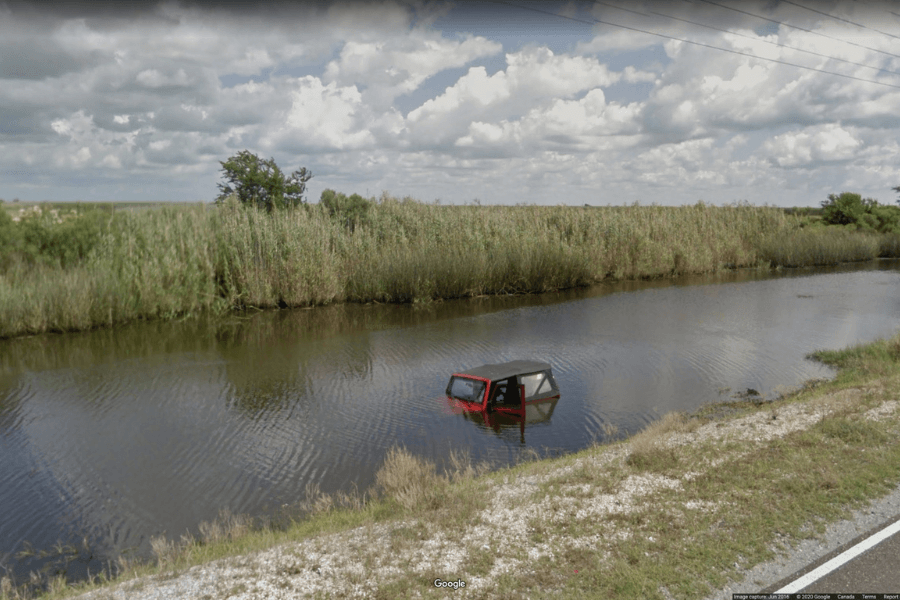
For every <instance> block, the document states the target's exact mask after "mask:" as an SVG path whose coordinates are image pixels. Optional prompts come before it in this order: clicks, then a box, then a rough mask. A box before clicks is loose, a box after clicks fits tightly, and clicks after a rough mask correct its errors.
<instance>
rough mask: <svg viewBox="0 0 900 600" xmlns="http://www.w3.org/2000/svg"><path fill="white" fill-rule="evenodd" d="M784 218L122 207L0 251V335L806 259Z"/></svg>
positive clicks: (597, 211)
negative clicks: (347, 215) (29, 255)
mask: <svg viewBox="0 0 900 600" xmlns="http://www.w3.org/2000/svg"><path fill="white" fill-rule="evenodd" d="M798 227H799V221H798V218H797V217H795V216H790V215H786V214H785V212H784V211H782V210H780V209H777V208H774V207H754V206H749V205H746V204H745V205H734V206H727V207H714V206H710V205H706V204H703V203H698V204H696V205H693V206H684V207H662V206H638V205H634V206H625V207H599V208H589V207H564V206H554V207H548V206H440V205H436V204H423V203H420V202H416V201H414V200H412V199H409V198H405V199H403V200H400V199H397V198H393V197H390V196H388V195H387V194H384V195H383V196H382V197H381V199H380V200H379V201H377V202H375V203H374V205H373V206H372V207H371V209H370V210H369V211H368V213H367V216H366V220H365V222H362V223H358V224H357V225H356V227H353V228H351V227H346V223H344V222H343V221H341V220H340V219H337V218H333V217H331V216H330V215H329V214H328V212H327V211H326V210H325V209H324V207H320V206H318V205H310V206H306V207H300V208H297V209H294V210H290V211H286V212H282V211H278V212H275V213H272V214H268V213H263V212H259V211H256V210H255V209H248V208H245V207H243V206H240V205H239V204H237V203H236V202H226V203H225V204H224V205H222V206H219V207H216V208H215V209H209V208H208V207H203V206H193V207H191V206H179V207H164V208H161V209H159V210H152V211H142V212H123V213H117V214H116V215H115V222H114V223H111V225H110V226H109V227H106V228H104V230H103V233H102V237H101V238H100V241H99V242H98V243H97V244H96V245H95V246H94V247H93V248H92V249H91V250H90V252H89V253H88V254H87V257H86V258H85V259H84V260H81V261H80V262H77V263H75V264H69V265H66V266H63V265H62V264H59V263H57V264H46V265H31V266H25V265H24V263H21V262H17V261H16V260H6V261H4V263H3V264H7V265H9V266H8V268H6V269H5V271H4V272H2V273H0V337H10V336H15V335H21V334H29V333H39V332H44V331H70V330H79V329H87V328H91V327H96V326H102V325H112V324H116V323H122V322H125V321H130V320H134V319H154V318H172V317H175V316H178V315H185V314H195V313H198V312H201V311H211V312H216V313H218V312H221V311H225V310H230V309H240V308H248V307H259V308H266V307H276V306H280V307H287V306H309V305H321V304H328V303H332V302H342V301H355V302H368V301H378V302H416V301H428V300H433V299H439V298H457V297H466V296H475V295H483V294H504V293H523V292H541V291H548V290H554V289H561V288H568V287H573V286H582V285H589V284H592V283H596V282H598V281H601V280H603V279H606V278H614V279H634V278H645V277H663V276H669V275H672V274H679V273H700V272H708V271H716V270H719V269H722V268H732V267H742V266H756V265H757V264H760V262H761V261H772V262H774V263H778V264H788V263H793V262H801V263H802V261H803V260H808V258H804V256H813V260H819V259H818V258H815V256H818V255H816V254H815V253H814V252H813V253H810V252H808V251H806V250H803V251H802V252H801V251H800V250H797V252H795V254H797V253H798V252H799V255H800V257H799V258H797V259H796V260H795V259H794V258H793V256H794V255H785V254H784V253H782V254H779V253H778V252H776V250H777V248H778V247H784V248H788V249H790V248H793V247H794V246H796V247H797V248H806V247H807V245H809V244H811V243H812V242H811V241H810V240H812V239H813V237H812V236H811V234H809V238H807V237H803V236H804V235H807V234H801V235H799V237H798V236H797V235H795V234H793V233H792V232H796V231H798ZM791 236H794V237H791ZM816 239H818V238H816ZM842 239H843V238H842ZM872 239H874V238H872ZM845 241H846V243H845V244H844V245H842V246H840V247H839V248H837V246H836V250H835V253H834V254H829V255H828V256H835V257H840V256H845V257H846V258H849V259H852V260H855V259H858V258H859V257H860V256H869V255H870V254H871V252H870V250H869V246H871V243H872V242H871V240H870V239H869V238H862V237H855V236H852V235H850V234H848V236H847V238H846V240H845ZM842 243H843V242H842ZM779 244H780V245H781V246H779ZM889 245H890V244H889ZM876 246H877V243H876ZM891 247H892V246H891ZM859 248H863V251H860V250H859ZM885 249H887V248H885ZM879 250H881V249H876V251H875V254H874V255H877V254H878V252H879ZM860 252H862V254H860ZM7 258H8V257H7ZM846 258H845V259H846ZM829 260H830V259H829Z"/></svg>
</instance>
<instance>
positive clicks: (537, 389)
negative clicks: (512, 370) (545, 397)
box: [519, 372, 555, 398]
mask: <svg viewBox="0 0 900 600" xmlns="http://www.w3.org/2000/svg"><path fill="white" fill-rule="evenodd" d="M519 382H520V383H522V385H524V386H525V397H526V398H531V397H532V396H535V395H538V394H549V393H550V392H553V391H554V389H555V388H554V385H553V378H552V377H550V376H549V375H548V374H547V373H546V372H541V373H532V374H531V375H521V376H519Z"/></svg>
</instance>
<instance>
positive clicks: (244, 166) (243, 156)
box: [216, 150, 312, 212]
mask: <svg viewBox="0 0 900 600" xmlns="http://www.w3.org/2000/svg"><path fill="white" fill-rule="evenodd" d="M219 164H221V165H222V172H223V177H224V178H225V180H226V183H220V184H218V186H219V191H220V192H221V193H220V194H219V195H218V197H217V198H216V204H220V203H222V202H224V200H225V198H227V197H228V196H231V195H232V194H234V195H236V196H237V197H238V200H240V201H241V204H244V205H251V206H256V207H257V208H265V209H266V211H268V212H272V211H273V210H275V209H276V208H287V207H294V206H299V205H300V204H304V203H305V200H304V198H303V194H304V193H305V192H306V182H307V181H309V180H310V179H312V173H311V172H310V171H308V170H307V169H306V167H301V168H300V170H298V171H294V172H293V173H291V175H290V177H285V176H284V173H283V172H282V171H281V169H279V168H278V165H276V164H275V159H274V158H270V159H268V160H264V159H260V158H259V157H258V156H257V155H255V154H253V153H252V152H250V151H248V150H243V151H241V152H239V153H238V154H235V155H234V156H232V157H231V158H229V159H228V160H226V161H224V162H220V163H219Z"/></svg>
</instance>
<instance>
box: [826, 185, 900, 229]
mask: <svg viewBox="0 0 900 600" xmlns="http://www.w3.org/2000/svg"><path fill="white" fill-rule="evenodd" d="M822 208H823V209H824V211H823V216H822V220H823V221H824V222H825V223H827V224H829V225H853V226H855V227H856V228H857V229H868V230H874V231H878V232H880V233H894V232H898V233H900V207H896V206H886V205H884V204H879V203H878V201H877V200H873V199H872V198H866V199H865V200H864V199H863V198H862V196H860V195H859V194H853V193H850V192H843V193H841V195H840V196H837V195H835V194H830V195H829V196H828V201H827V202H823V203H822Z"/></svg>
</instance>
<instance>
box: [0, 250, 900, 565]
mask: <svg viewBox="0 0 900 600" xmlns="http://www.w3.org/2000/svg"><path fill="white" fill-rule="evenodd" d="M898 291H900V262H898V261H878V262H873V263H866V264H862V265H856V266H853V267H839V268H830V269H817V270H803V271H795V272H788V273H779V274H768V273H766V274H763V273H755V272H752V271H743V272H736V273H725V274H720V275H713V276H705V277H688V278H681V279H676V280H669V281H658V282H637V283H636V282H625V283H620V284H614V285H604V286H598V287H595V288H591V289H586V290H576V291H569V292H564V293H558V294H545V295H541V296H528V297H509V298H487V299H476V300H467V301H451V302H442V303H435V304H432V305H428V306H425V307H415V306H383V305H368V306H358V305H352V306H335V307H326V308H319V309H312V310H295V311H281V312H264V313H257V314H251V315H247V316H245V317H240V318H238V317H235V318H230V319H227V320H225V321H218V322H215V321H203V320H189V321H185V322H180V323H136V324H133V325H131V326H127V327H124V328H120V329H116V330H98V331H94V332H85V333H79V334H66V335H47V336H36V337H31V338H26V339H20V340H10V341H6V342H2V343H0V457H2V460H0V510H2V512H0V514H2V515H3V516H2V518H0V562H4V563H6V564H7V565H9V568H10V569H11V571H12V572H13V573H15V575H16V579H17V580H18V581H23V580H25V579H27V573H28V571H29V570H32V569H34V570H37V569H38V568H41V567H45V568H55V569H58V570H59V571H60V572H62V571H65V573H66V574H67V575H68V576H69V577H74V578H77V577H83V576H84V574H85V573H86V571H87V569H90V571H91V572H94V573H96V572H98V571H99V570H100V568H101V567H102V566H103V565H104V564H105V561H107V560H111V559H115V557H117V556H119V555H122V554H124V555H126V556H128V555H130V554H133V555H138V556H147V555H148V554H149V539H150V537H151V536H153V535H158V534H162V533H165V534H167V535H168V536H169V537H172V538H177V537H178V536H179V535H180V534H182V533H184V532H186V531H189V530H190V531H192V532H195V533H196V531H197V525H198V524H199V523H200V522H201V521H204V520H211V519H213V518H214V517H215V516H216V515H217V513H218V512H219V510H220V509H222V508H228V509H230V510H231V511H232V512H235V513H248V514H251V515H267V514H273V513H275V512H277V511H278V510H279V508H280V507H282V506H283V505H293V504H296V503H297V502H298V501H301V500H303V499H304V498H305V490H306V487H307V485H308V484H316V485H318V486H319V487H320V488H321V489H322V490H323V491H325V492H334V491H338V490H344V491H348V490H350V489H352V488H353V487H354V486H355V487H357V488H358V489H360V490H365V489H367V488H369V487H370V486H371V485H372V483H373V481H374V473H375V472H376V470H377V469H378V467H379V466H380V465H381V463H382V461H383V458H384V455H385V453H386V452H387V450H388V449H390V448H391V447H392V446H395V445H398V444H402V445H405V446H406V447H407V448H408V449H410V450H411V451H412V452H413V453H415V454H417V455H420V456H425V457H428V458H431V459H433V460H435V461H436V462H438V463H440V462H441V461H442V460H443V459H444V457H446V455H447V453H448V452H449V450H451V449H465V450H468V451H469V453H470V455H471V457H472V459H473V460H475V461H488V462H489V463H490V464H491V465H493V466H501V465H505V464H509V463H511V462H513V461H515V460H516V459H517V457H518V456H519V455H520V454H521V453H522V452H523V451H525V450H526V449H533V450H537V451H538V452H539V453H540V454H542V455H550V454H554V453H560V452H570V451H574V450H578V449H580V448H584V447H585V446H587V445H589V444H590V443H592V442H593V441H595V440H600V441H602V440H603V439H604V437H603V431H604V426H605V425H613V426H615V427H616V428H617V429H618V430H619V432H620V434H622V435H625V434H629V433H633V432H635V431H637V430H639V429H641V428H642V427H643V426H645V425H646V424H647V423H649V422H651V421H652V420H654V419H656V418H658V417H659V416H661V415H662V414H664V413H666V412H669V411H672V410H682V411H691V410H694V409H696V408H698V407H699V406H700V405H702V404H704V403H707V402H715V401H721V400H725V399H728V397H729V394H730V393H729V392H725V391H724V390H725V389H726V388H727V389H730V390H731V391H732V392H737V391H740V390H745V389H747V388H753V389H756V390H759V391H760V392H762V393H764V394H770V395H771V394H774V393H776V392H777V391H779V390H781V389H784V388H786V387H789V386H797V385H800V384H802V383H803V382H804V381H806V380H808V379H812V378H820V377H828V376H830V375H832V374H833V373H832V371H831V370H830V369H828V368H827V367H824V366H823V365H820V364H817V363H814V362H812V361H809V360H806V359H805V358H804V357H805V356H806V354H808V353H809V352H811V351H812V350H815V349H819V348H840V347H843V346H846V345H848V344H853V343H859V342H866V341H871V340H874V339H876V338H878V337H882V336H886V335H889V334H891V333H893V332H894V331H896V329H897V327H898V325H900V294H898ZM516 358H534V359H539V360H546V361H548V362H550V363H551V364H552V365H553V367H554V373H555V375H556V379H557V381H558V383H559V386H560V389H561V393H562V397H561V399H560V401H559V403H558V404H557V405H556V406H555V407H554V410H553V412H552V415H551V417H550V418H549V419H548V420H544V421H543V422H540V423H532V424H528V425H527V426H526V427H525V428H524V429H522V428H520V427H519V426H518V425H517V424H515V423H499V424H490V423H489V424H485V423H484V421H483V420H481V419H479V418H474V419H473V418H467V417H466V416H465V415H460V414H455V413H453V412H452V411H450V410H448V408H447V406H446V404H445V403H444V402H443V401H442V400H441V396H442V391H443V389H444V387H445V386H446V383H447V380H448V378H449V375H450V374H451V373H452V372H453V371H456V370H461V369H466V368H470V367H474V366H477V365H480V364H483V363H488V362H501V361H506V360H512V359H516ZM82 540H84V541H86V542H87V544H86V546H82V544H81V542H82ZM57 542H61V543H62V544H63V546H62V547H61V548H58V550H59V549H62V550H64V552H63V553H62V554H63V555H65V557H66V558H65V559H63V558H61V557H60V556H50V557H40V556H19V555H18V553H20V552H21V551H22V550H23V549H26V548H28V547H29V544H30V545H31V546H33V548H34V549H35V550H38V551H40V550H47V551H51V550H52V548H53V546H54V544H56V543H57ZM66 544H69V545H70V546H71V547H68V548H66V547H65V545H66ZM85 548H89V549H90V550H86V549H85ZM51 554H52V552H51ZM67 561H68V564H66V562H67Z"/></svg>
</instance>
